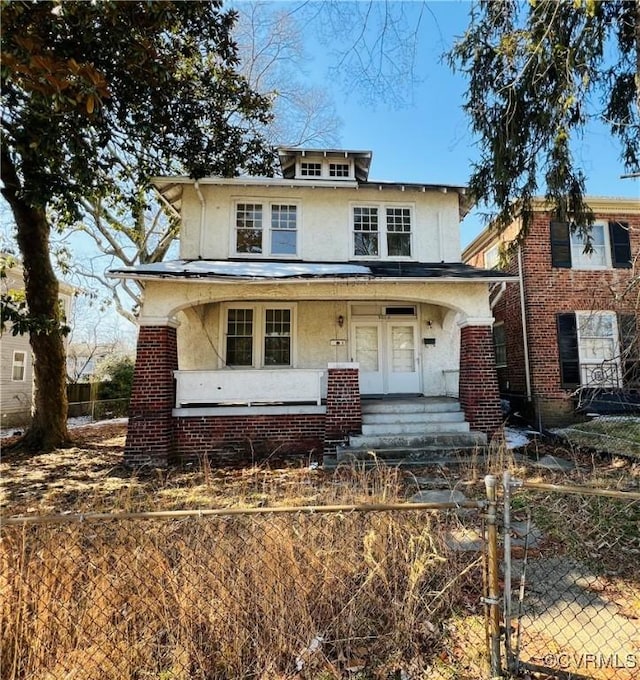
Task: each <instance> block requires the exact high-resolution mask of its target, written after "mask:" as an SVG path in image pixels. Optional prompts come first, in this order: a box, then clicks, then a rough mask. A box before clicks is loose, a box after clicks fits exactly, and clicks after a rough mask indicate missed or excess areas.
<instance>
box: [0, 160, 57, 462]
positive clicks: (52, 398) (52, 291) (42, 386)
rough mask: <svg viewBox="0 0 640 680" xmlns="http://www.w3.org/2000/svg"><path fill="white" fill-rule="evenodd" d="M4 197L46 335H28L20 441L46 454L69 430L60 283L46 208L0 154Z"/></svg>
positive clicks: (29, 294) (33, 309)
mask: <svg viewBox="0 0 640 680" xmlns="http://www.w3.org/2000/svg"><path fill="white" fill-rule="evenodd" d="M2 156H3V157H2V161H3V162H2V180H3V182H4V185H5V186H4V188H3V189H2V194H3V196H4V197H5V199H6V200H7V202H8V203H9V205H10V206H11V209H12V211H13V215H14V218H15V221H16V225H17V237H18V245H19V247H20V252H21V254H22V267H23V270H24V284H25V297H26V302H27V306H28V308H29V316H30V317H32V318H34V319H35V320H37V321H39V322H44V323H46V324H47V332H40V333H39V332H37V330H36V332H32V333H30V336H29V341H30V344H31V349H32V350H33V357H34V361H33V370H34V378H35V380H34V383H35V385H34V399H33V414H32V415H33V418H32V421H31V424H30V426H29V427H28V428H27V431H26V433H25V435H24V437H23V439H22V441H21V443H22V445H23V446H25V448H27V449H28V450H30V451H34V452H35V451H50V450H51V449H54V448H56V447H57V446H60V445H62V444H65V443H66V442H68V440H69V433H68V431H67V393H66V361H65V349H64V343H63V335H62V333H61V330H60V321H61V309H60V303H59V302H58V280H57V278H56V276H55V273H54V271H53V267H52V266H51V261H50V258H49V231H50V230H49V224H48V222H47V217H46V213H45V210H44V208H42V207H33V206H30V205H28V204H27V203H26V202H25V201H24V199H23V198H22V197H21V194H22V192H21V187H20V183H19V179H18V176H17V173H16V172H15V168H14V166H13V163H12V162H11V160H10V159H9V158H7V155H6V154H4V153H3V154H2Z"/></svg>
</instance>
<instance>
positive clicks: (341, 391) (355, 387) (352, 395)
mask: <svg viewBox="0 0 640 680" xmlns="http://www.w3.org/2000/svg"><path fill="white" fill-rule="evenodd" d="M359 376H360V367H359V365H358V364H357V363H337V364H329V365H328V379H327V415H326V424H325V447H324V448H325V451H328V450H329V449H331V448H332V447H334V446H335V444H338V443H340V442H343V441H345V440H346V439H347V437H348V435H349V433H350V432H360V431H361V430H362V408H361V404H360V381H359Z"/></svg>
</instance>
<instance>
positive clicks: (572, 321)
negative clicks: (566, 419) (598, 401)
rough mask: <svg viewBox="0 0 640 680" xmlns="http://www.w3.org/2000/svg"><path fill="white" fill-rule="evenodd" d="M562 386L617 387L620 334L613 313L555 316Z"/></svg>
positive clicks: (618, 382) (582, 313)
mask: <svg viewBox="0 0 640 680" xmlns="http://www.w3.org/2000/svg"><path fill="white" fill-rule="evenodd" d="M558 343H559V354H560V368H561V376H562V386H563V387H569V388H573V387H578V386H582V387H618V386H619V384H620V373H621V370H620V347H621V343H620V335H619V333H618V321H617V317H616V314H614V313H613V312H600V311H586V312H575V313H574V312H569V313H564V314H558Z"/></svg>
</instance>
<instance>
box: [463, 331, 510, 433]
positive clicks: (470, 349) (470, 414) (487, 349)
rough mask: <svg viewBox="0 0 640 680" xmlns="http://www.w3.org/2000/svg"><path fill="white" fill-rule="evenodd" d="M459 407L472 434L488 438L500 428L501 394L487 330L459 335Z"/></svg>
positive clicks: (490, 333) (489, 334) (491, 344)
mask: <svg viewBox="0 0 640 680" xmlns="http://www.w3.org/2000/svg"><path fill="white" fill-rule="evenodd" d="M460 405H461V406H462V409H463V410H464V414H465V418H466V419H467V421H468V422H469V424H470V426H471V428H472V429H473V430H479V431H480V432H485V433H486V434H487V436H488V437H491V436H492V435H493V434H494V433H495V432H496V431H497V430H498V429H499V427H500V425H501V422H502V414H501V411H500V394H499V391H498V379H497V376H496V361H495V355H494V351H493V337H492V332H491V327H490V326H465V327H464V328H462V329H461V331H460Z"/></svg>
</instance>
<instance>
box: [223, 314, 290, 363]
mask: <svg viewBox="0 0 640 680" xmlns="http://www.w3.org/2000/svg"><path fill="white" fill-rule="evenodd" d="M230 309H251V310H253V338H252V345H251V347H252V357H253V363H252V364H251V365H250V366H248V365H247V366H228V365H227V320H228V318H229V310H230ZM268 309H287V310H289V311H290V313H291V335H290V338H291V347H290V359H291V363H290V364H288V365H286V366H284V365H272V364H268V365H267V364H265V363H264V340H265V337H266V334H265V322H266V311H267V310H268ZM219 327H220V336H219V337H220V342H219V346H220V350H221V351H220V353H219V355H218V357H219V359H218V368H223V369H228V370H232V371H233V370H239V371H241V370H247V371H249V370H262V369H266V370H276V371H277V370H288V369H292V368H297V366H298V354H297V344H298V343H297V337H298V304H297V303H296V302H286V303H283V302H246V303H244V302H243V301H242V300H236V301H234V302H225V303H223V304H221V305H220V321H219Z"/></svg>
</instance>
